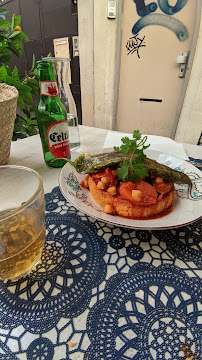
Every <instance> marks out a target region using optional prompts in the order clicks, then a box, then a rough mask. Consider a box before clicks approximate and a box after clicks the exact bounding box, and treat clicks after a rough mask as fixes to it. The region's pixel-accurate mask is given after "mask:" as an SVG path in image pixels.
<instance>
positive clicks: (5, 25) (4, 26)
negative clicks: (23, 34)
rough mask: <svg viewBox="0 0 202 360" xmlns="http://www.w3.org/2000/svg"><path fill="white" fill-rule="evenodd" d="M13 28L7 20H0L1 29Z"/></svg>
mask: <svg viewBox="0 0 202 360" xmlns="http://www.w3.org/2000/svg"><path fill="white" fill-rule="evenodd" d="M10 26H11V23H10V21H6V20H0V27H1V29H3V30H4V29H5V30H6V29H9V27H10Z"/></svg>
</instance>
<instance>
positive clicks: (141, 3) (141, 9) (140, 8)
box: [133, 0, 157, 16]
mask: <svg viewBox="0 0 202 360" xmlns="http://www.w3.org/2000/svg"><path fill="white" fill-rule="evenodd" d="M133 1H134V3H135V4H136V9H137V13H138V15H139V16H145V15H148V14H150V13H151V12H154V11H156V9H157V4H156V3H155V2H152V3H150V4H148V5H145V0H133Z"/></svg>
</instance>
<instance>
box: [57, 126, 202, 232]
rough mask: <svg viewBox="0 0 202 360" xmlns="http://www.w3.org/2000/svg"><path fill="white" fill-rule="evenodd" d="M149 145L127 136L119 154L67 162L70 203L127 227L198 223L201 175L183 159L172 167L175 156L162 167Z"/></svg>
mask: <svg viewBox="0 0 202 360" xmlns="http://www.w3.org/2000/svg"><path fill="white" fill-rule="evenodd" d="M145 141H146V136H145V137H144V138H143V139H142V137H141V134H140V133H139V131H137V130H135V131H134V132H133V139H132V140H129V139H128V138H127V137H125V138H123V139H122V142H123V144H122V145H121V146H120V147H118V148H117V147H114V150H113V151H110V152H103V153H100V154H93V155H91V154H81V155H79V156H78V158H77V159H76V160H74V161H69V162H67V164H66V165H64V167H63V168H62V169H61V172H60V175H59V186H60V190H61V192H62V194H63V195H64V197H65V198H66V200H67V201H69V202H70V203H71V204H72V205H74V206H75V207H76V208H77V209H78V210H80V211H82V212H84V213H85V214H87V215H89V216H92V217H94V218H96V219H98V220H101V221H103V222H107V223H111V224H114V225H117V226H121V227H127V228H134V229H147V230H155V229H156V230H157V229H168V228H175V227H180V226H184V225H187V224H189V223H192V222H194V221H196V220H198V219H199V218H200V217H201V215H202V201H201V200H202V176H201V171H200V170H198V169H197V168H196V167H195V166H193V165H192V164H190V163H189V162H187V161H184V160H181V159H177V158H173V159H174V161H173V163H172V159H171V156H169V155H168V157H167V158H168V159H169V161H170V159H171V161H170V162H169V166H166V165H165V164H162V163H159V162H158V160H159V159H161V155H162V154H160V153H159V152H157V151H149V149H147V147H148V146H145V145H144V144H145ZM145 153H147V155H145ZM163 158H164V161H165V159H166V154H163ZM167 163H168V162H167ZM176 164H177V166H176Z"/></svg>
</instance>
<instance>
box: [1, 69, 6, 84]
mask: <svg viewBox="0 0 202 360" xmlns="http://www.w3.org/2000/svg"><path fill="white" fill-rule="evenodd" d="M6 76H7V71H6V68H5V66H2V67H1V68H0V82H5V80H6Z"/></svg>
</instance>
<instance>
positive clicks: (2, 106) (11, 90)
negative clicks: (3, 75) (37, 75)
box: [0, 83, 18, 165]
mask: <svg viewBox="0 0 202 360" xmlns="http://www.w3.org/2000/svg"><path fill="white" fill-rule="evenodd" d="M17 98H18V91H17V89H16V88H15V87H14V86H9V85H7V84H4V83H0V165H3V164H6V163H7V161H8V158H9V155H10V146H11V139H12V135H13V127H14V122H15V119H16V107H17Z"/></svg>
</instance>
